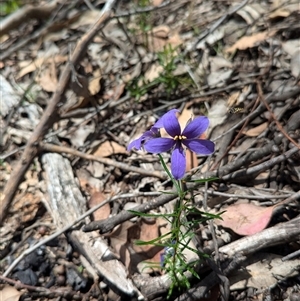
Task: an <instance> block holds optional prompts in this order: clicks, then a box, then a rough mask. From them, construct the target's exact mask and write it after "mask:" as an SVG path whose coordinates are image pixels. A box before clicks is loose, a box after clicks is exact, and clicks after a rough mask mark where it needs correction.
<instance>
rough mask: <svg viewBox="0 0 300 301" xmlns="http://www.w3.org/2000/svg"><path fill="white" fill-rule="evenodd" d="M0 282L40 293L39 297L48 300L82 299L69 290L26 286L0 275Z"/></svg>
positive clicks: (76, 293)
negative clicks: (47, 298)
mask: <svg viewBox="0 0 300 301" xmlns="http://www.w3.org/2000/svg"><path fill="white" fill-rule="evenodd" d="M0 280H2V281H4V282H7V283H9V284H12V285H14V286H16V287H17V288H23V289H27V290H29V291H34V292H38V293H40V295H43V296H44V297H47V296H48V297H50V298H55V297H58V298H66V299H71V300H75V301H80V300H82V299H83V296H82V295H81V294H80V293H78V292H75V291H71V290H64V289H61V288H55V289H51V290H50V289H47V288H45V287H40V286H32V285H27V284H24V283H21V282H19V281H16V280H13V279H10V278H7V277H5V276H4V275H3V276H1V275H0Z"/></svg>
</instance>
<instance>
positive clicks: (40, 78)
mask: <svg viewBox="0 0 300 301" xmlns="http://www.w3.org/2000/svg"><path fill="white" fill-rule="evenodd" d="M35 80H36V82H37V83H38V84H39V85H40V86H41V87H42V88H43V90H45V91H46V92H54V91H55V90H56V88H57V83H58V81H57V74H56V68H55V64H54V62H53V61H52V62H50V64H49V65H47V66H45V68H44V70H41V72H39V73H38V75H37V76H36V78H35Z"/></svg>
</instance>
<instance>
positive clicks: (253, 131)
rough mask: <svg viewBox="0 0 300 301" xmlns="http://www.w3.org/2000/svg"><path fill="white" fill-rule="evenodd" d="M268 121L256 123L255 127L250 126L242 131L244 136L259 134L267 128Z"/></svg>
mask: <svg viewBox="0 0 300 301" xmlns="http://www.w3.org/2000/svg"><path fill="white" fill-rule="evenodd" d="M268 124H269V123H268V122H264V123H262V124H260V125H258V126H257V127H255V128H252V129H250V130H248V131H246V132H243V133H244V134H245V135H246V136H249V137H257V136H259V135H260V134H261V133H262V132H263V131H265V130H266V129H267V128H268Z"/></svg>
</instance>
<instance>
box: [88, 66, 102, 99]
mask: <svg viewBox="0 0 300 301" xmlns="http://www.w3.org/2000/svg"><path fill="white" fill-rule="evenodd" d="M100 80H101V72H100V69H98V70H96V71H95V72H94V73H93V79H92V80H91V81H90V82H89V87H88V89H89V91H90V94H91V95H96V94H97V93H99V91H100V89H101V84H100Z"/></svg>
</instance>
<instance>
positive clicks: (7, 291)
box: [0, 285, 22, 301]
mask: <svg viewBox="0 0 300 301" xmlns="http://www.w3.org/2000/svg"><path fill="white" fill-rule="evenodd" d="M21 295H22V293H21V292H19V291H18V290H17V289H15V288H14V287H13V286H8V285H6V286H5V287H4V288H2V290H1V291H0V300H1V301H18V300H19V299H20V296H21Z"/></svg>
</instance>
